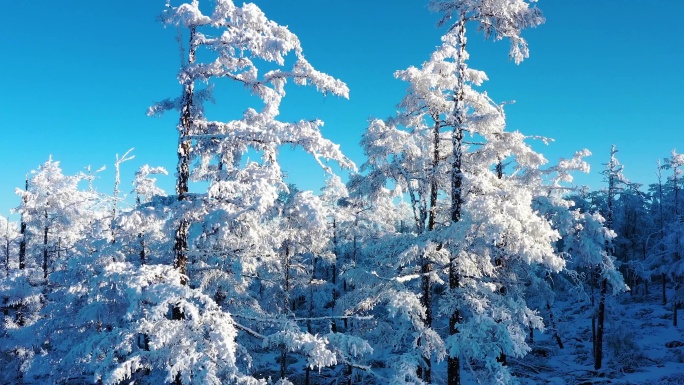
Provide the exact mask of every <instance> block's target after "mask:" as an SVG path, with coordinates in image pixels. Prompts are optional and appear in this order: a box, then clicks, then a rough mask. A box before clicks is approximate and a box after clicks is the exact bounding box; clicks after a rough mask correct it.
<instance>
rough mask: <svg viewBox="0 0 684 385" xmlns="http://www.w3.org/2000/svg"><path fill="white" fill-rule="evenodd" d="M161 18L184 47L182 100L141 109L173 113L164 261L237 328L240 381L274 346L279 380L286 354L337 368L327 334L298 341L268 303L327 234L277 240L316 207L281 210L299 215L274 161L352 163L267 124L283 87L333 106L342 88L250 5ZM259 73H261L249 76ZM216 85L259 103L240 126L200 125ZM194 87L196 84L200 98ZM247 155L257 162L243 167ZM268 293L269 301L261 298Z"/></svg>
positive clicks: (207, 6)
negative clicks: (174, 162) (308, 92)
mask: <svg viewBox="0 0 684 385" xmlns="http://www.w3.org/2000/svg"><path fill="white" fill-rule="evenodd" d="M162 19H163V20H164V22H165V23H166V24H167V25H175V26H177V27H178V28H179V30H180V31H181V35H182V36H183V39H184V40H185V41H187V44H184V47H182V52H184V54H186V55H187V56H186V58H185V60H184V63H183V65H182V68H181V70H180V74H179V81H180V83H181V85H182V94H181V96H180V97H179V98H177V99H168V100H165V101H162V102H160V103H158V104H156V105H155V106H153V107H151V108H150V110H149V113H150V115H155V114H159V113H162V112H163V111H165V110H172V109H175V110H178V111H179V112H180V122H179V124H178V132H179V145H178V151H177V154H178V167H177V170H176V171H177V172H176V178H177V183H176V199H177V202H176V203H174V204H173V207H172V212H173V215H172V216H171V217H170V221H169V222H168V224H167V229H168V230H170V229H173V233H175V235H174V238H175V241H174V246H173V254H174V257H173V264H174V266H175V268H176V270H177V271H178V273H179V277H180V282H179V284H180V285H181V286H184V285H186V284H189V285H190V287H193V288H196V289H193V290H198V291H200V292H201V293H204V294H206V295H208V296H209V297H210V298H212V299H213V301H215V302H216V304H217V305H218V306H220V307H221V308H222V309H223V311H224V312H225V314H226V315H227V317H229V318H231V319H234V320H238V321H232V322H234V324H235V325H236V328H237V330H238V331H239V332H238V334H237V336H236V338H237V339H238V340H239V341H240V346H242V347H243V348H242V349H238V351H239V354H240V355H241V356H242V357H243V358H244V359H241V360H240V361H239V362H240V364H239V365H240V370H241V371H242V372H244V373H246V372H249V371H253V370H259V369H260V368H261V367H262V366H263V364H262V362H261V361H258V362H256V361H255V362H254V363H253V364H250V360H251V359H257V360H261V359H262V357H261V354H260V352H261V351H263V349H266V350H267V351H270V349H272V348H273V347H277V348H278V349H279V350H280V351H281V352H283V353H284V354H283V356H284V358H283V359H282V360H281V364H282V365H283V370H281V371H280V377H281V379H282V381H287V377H288V376H289V373H288V370H287V368H286V367H285V366H286V365H287V363H286V362H285V359H286V358H287V357H286V356H287V354H286V353H287V352H292V351H294V352H300V353H302V354H303V356H304V357H306V358H307V362H306V364H305V365H304V366H311V367H322V366H328V365H331V364H334V363H336V362H337V360H338V359H340V356H339V354H337V353H335V351H334V349H332V347H331V343H332V341H333V340H334V338H333V337H325V336H316V335H314V334H310V333H308V332H307V331H306V322H304V323H300V322H298V321H297V320H296V319H295V318H296V317H294V314H293V313H292V310H291V307H290V306H287V302H288V301H286V302H280V303H277V304H274V300H276V299H277V298H283V296H284V298H285V299H287V297H288V296H290V295H292V292H291V291H292V290H294V287H288V286H289V285H293V286H295V287H296V286H297V285H298V284H294V282H293V280H292V279H293V278H294V276H293V275H291V274H294V273H295V271H294V270H293V263H294V262H295V261H297V262H302V261H303V260H301V259H299V258H307V259H308V258H316V256H317V255H318V254H319V253H320V252H321V249H320V245H323V244H326V242H327V238H326V237H327V235H326V232H320V231H313V230H312V229H309V231H304V232H303V233H301V232H295V233H298V234H300V235H301V234H305V235H306V236H309V237H311V239H309V240H304V238H301V237H300V235H297V236H296V237H294V238H293V239H290V240H288V239H286V238H288V237H287V236H286V234H291V235H294V234H295V233H292V232H291V231H289V230H288V231H286V229H285V228H282V227H280V226H282V225H285V224H286V223H292V222H289V220H287V219H286V218H287V216H288V215H294V217H291V219H292V218H296V217H298V216H300V215H304V216H308V215H309V214H311V213H314V212H317V210H314V209H313V208H314V207H315V206H318V204H315V205H313V206H312V205H310V203H312V202H315V199H313V198H312V199H308V198H306V199H304V198H305V197H307V196H309V195H307V194H304V193H302V194H294V195H292V200H289V199H287V200H285V202H291V203H293V204H294V203H296V202H299V203H296V204H295V206H296V207H298V209H306V207H309V209H306V210H305V211H306V212H304V213H300V214H296V212H297V210H298V209H297V210H295V211H292V210H294V209H292V208H287V207H288V206H289V204H285V205H283V201H282V200H281V199H280V198H281V197H283V196H287V195H288V194H289V192H288V191H289V189H288V187H287V184H286V183H285V181H284V173H283V171H282V170H281V168H280V165H279V162H278V153H279V150H280V148H281V147H282V146H285V145H288V146H293V147H296V148H301V149H302V150H304V151H305V152H308V153H310V154H311V155H312V156H313V157H314V159H315V160H316V161H317V162H318V163H319V164H321V165H322V166H323V167H325V168H326V169H327V166H325V165H324V164H323V161H325V160H333V161H336V162H338V163H339V164H341V165H342V166H343V167H348V168H353V164H352V163H351V162H350V161H349V160H348V159H347V158H346V157H344V155H343V154H342V153H341V152H340V150H339V147H338V146H337V145H335V144H334V143H332V142H330V141H328V140H327V139H325V138H323V136H322V135H321V132H320V126H321V125H322V122H321V121H319V120H301V121H297V122H283V121H280V120H278V115H279V112H280V111H279V109H280V102H281V100H282V98H283V97H284V96H285V85H286V84H287V83H288V82H293V83H295V84H298V85H313V86H315V87H316V89H317V90H318V91H320V92H322V93H325V94H327V93H331V94H334V95H339V96H343V97H347V96H348V89H347V87H346V86H345V85H344V83H342V82H341V81H339V80H336V79H334V78H332V77H330V76H328V75H326V74H324V73H322V72H319V71H317V70H315V69H314V68H313V67H312V66H311V65H310V64H309V62H308V61H307V60H306V59H305V57H304V55H303V51H302V48H301V45H300V42H299V40H298V38H297V37H296V36H295V35H294V34H293V33H292V32H290V31H289V30H288V28H287V27H284V26H280V25H278V24H276V23H275V22H273V21H271V20H268V19H267V18H266V16H265V15H264V14H263V12H262V11H261V10H260V9H259V8H258V7H257V6H256V5H254V4H252V3H247V4H244V5H242V6H236V5H235V4H234V3H233V2H232V1H229V0H216V1H213V2H209V1H208V2H206V3H202V6H200V3H199V2H198V1H193V2H190V3H183V4H180V5H178V6H174V5H172V4H168V6H167V10H166V11H165V12H164V14H163V16H162ZM200 58H201V59H200ZM291 62H292V64H290V63H291ZM261 66H265V67H267V68H271V70H270V71H267V72H265V73H262V72H259V67H261ZM290 66H291V67H290ZM288 67H289V68H288ZM220 78H223V79H228V80H230V81H234V82H237V83H239V84H241V85H243V86H244V87H245V88H246V90H247V91H249V93H251V94H252V95H253V96H256V97H257V98H258V99H259V100H260V101H261V103H262V104H261V106H259V107H256V108H247V109H246V110H245V111H244V112H242V114H241V117H240V118H238V119H236V120H232V121H229V122H221V121H214V120H210V119H209V118H208V117H207V115H206V114H205V111H204V107H203V103H204V102H206V101H208V100H211V99H212V97H211V94H212V90H213V87H214V84H215V82H214V79H220ZM202 82H204V83H206V84H207V86H206V87H205V88H203V89H199V84H200V83H202ZM250 154H252V155H253V154H256V155H257V157H260V160H258V161H255V160H250V159H249V158H248V155H250ZM192 181H205V182H207V183H208V189H207V191H206V193H202V192H199V193H194V194H191V193H190V183H191V182H192ZM306 202H309V203H306ZM288 213H289V214H288ZM306 213H309V214H306ZM295 214H296V215H295ZM314 216H315V217H316V218H325V215H323V216H322V217H320V216H317V215H314ZM308 219H312V218H308ZM302 221H303V222H302ZM302 221H299V222H297V223H299V224H306V225H307V226H314V227H315V226H320V227H321V228H325V227H326V226H325V221H323V222H318V221H313V222H311V223H306V220H305V219H302ZM298 231H299V230H298ZM290 238H291V237H290ZM300 238H301V239H300ZM293 242H294V243H293ZM303 247H306V248H310V250H309V249H306V250H305V249H303ZM296 264H297V263H295V265H296ZM305 275H306V276H308V278H307V279H304V280H303V281H301V282H305V283H306V285H309V284H312V283H315V280H312V279H311V276H310V275H309V273H307V274H305ZM302 277H303V276H302ZM267 293H273V294H274V296H271V297H267ZM204 294H203V295H204ZM179 306H180V305H179ZM179 306H177V307H174V311H173V312H172V313H173V318H174V319H175V320H176V321H179V322H185V321H184V319H185V315H184V313H183V311H182V309H181V308H180V307H179ZM237 322H239V323H237ZM188 338H190V337H188ZM331 349H332V350H331ZM266 356H267V355H266V354H264V355H263V357H264V359H265V358H266ZM250 366H252V369H250ZM189 373H190V372H185V371H180V372H178V373H177V375H176V379H177V380H178V381H181V380H182V382H183V383H186V382H187V378H189V377H188V376H192V375H191V374H189ZM257 374H258V373H257ZM274 374H275V373H274ZM261 375H263V373H261V374H258V376H261ZM191 381H195V380H193V379H191Z"/></svg>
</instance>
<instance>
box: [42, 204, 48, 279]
mask: <svg viewBox="0 0 684 385" xmlns="http://www.w3.org/2000/svg"><path fill="white" fill-rule="evenodd" d="M44 218H45V227H44V228H43V278H44V279H45V281H46V282H47V277H48V230H49V227H48V225H47V221H48V212H47V210H46V211H45V216H44Z"/></svg>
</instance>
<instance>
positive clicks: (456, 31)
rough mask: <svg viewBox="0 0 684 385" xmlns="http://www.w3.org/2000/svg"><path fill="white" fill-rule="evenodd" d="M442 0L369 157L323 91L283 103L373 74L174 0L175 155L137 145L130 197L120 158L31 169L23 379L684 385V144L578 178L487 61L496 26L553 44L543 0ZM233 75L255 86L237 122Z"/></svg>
mask: <svg viewBox="0 0 684 385" xmlns="http://www.w3.org/2000/svg"><path fill="white" fill-rule="evenodd" d="M424 2H425V3H426V6H427V7H428V8H429V9H430V10H431V11H433V14H434V16H435V22H436V24H437V26H436V28H440V31H443V36H442V39H441V43H440V44H439V45H437V46H436V47H435V49H434V50H433V52H432V54H431V55H430V56H429V57H426V58H425V61H424V62H422V63H415V64H414V66H411V67H409V68H404V69H398V70H397V71H396V72H395V73H394V76H395V77H396V79H398V80H400V81H402V82H403V83H404V84H405V90H406V91H405V93H404V94H398V95H394V98H395V99H396V112H395V114H393V115H392V116H387V117H382V118H377V119H371V120H369V121H367V122H359V124H360V125H366V126H367V128H366V130H365V133H364V134H363V136H362V137H361V138H359V145H360V146H361V147H362V149H363V153H364V154H365V160H364V162H363V163H362V164H358V165H357V164H354V162H352V161H351V160H350V159H349V158H348V157H347V156H345V154H344V153H343V152H342V151H341V149H340V146H339V145H338V144H336V143H333V142H332V141H331V140H329V139H326V138H325V137H324V136H323V133H322V131H321V127H322V125H323V122H322V121H320V120H318V119H316V117H315V111H312V112H311V114H310V115H307V116H302V117H301V120H296V121H286V120H281V119H280V118H279V116H280V107H281V101H282V100H283V99H284V98H285V97H286V89H290V87H309V88H311V89H313V90H315V91H316V92H318V93H320V94H321V95H328V97H340V98H348V97H349V92H350V90H349V89H348V87H347V86H346V84H345V83H344V82H343V80H339V79H337V78H335V77H334V74H332V75H329V74H327V73H324V72H321V71H319V70H317V69H316V67H315V64H316V63H310V62H309V61H308V60H307V58H306V57H305V55H304V53H305V51H304V48H303V47H302V45H301V44H300V41H299V39H298V37H297V36H296V35H295V34H293V33H292V32H291V31H290V29H289V28H288V27H286V26H283V25H280V24H278V21H277V20H271V19H269V18H268V16H267V15H265V14H264V12H262V10H261V9H260V8H259V7H258V6H257V5H255V4H253V3H245V4H242V5H238V4H236V3H234V2H233V1H232V0H201V1H198V0H193V1H191V2H188V3H180V2H173V1H169V2H168V3H167V5H166V8H165V9H164V8H163V7H162V9H160V21H161V24H162V25H160V26H159V28H163V26H166V28H168V29H170V30H171V33H170V34H169V39H173V38H174V32H175V31H177V38H178V42H179V45H180V54H181V57H182V64H181V66H180V68H179V69H178V78H177V79H176V80H174V79H169V82H170V83H173V82H174V81H177V82H178V83H179V85H180V87H179V90H180V93H179V94H178V95H160V101H157V102H155V101H150V104H151V106H149V109H148V111H147V113H148V115H149V116H150V119H152V118H154V117H156V116H159V115H162V114H166V115H168V114H170V115H173V116H174V118H175V117H177V118H178V124H177V126H176V127H169V130H168V133H169V134H168V135H175V136H174V138H175V137H177V139H178V146H177V148H168V149H166V150H167V151H168V152H170V153H172V154H176V155H177V161H178V163H177V166H176V169H175V170H167V169H165V168H164V167H161V166H159V165H145V166H144V167H142V168H140V169H139V170H137V172H135V174H134V179H133V180H134V182H133V186H128V185H124V184H122V183H121V174H122V173H123V172H125V170H124V169H123V165H125V163H126V162H127V161H129V160H130V159H132V157H133V156H134V154H133V153H132V152H127V153H125V154H123V155H120V156H119V155H117V156H116V158H115V162H114V163H113V167H114V170H115V178H116V179H115V181H114V189H113V191H110V192H107V193H105V192H103V191H99V190H98V189H97V188H96V187H95V186H94V181H95V180H96V179H97V177H98V176H97V175H98V171H96V170H92V171H87V172H80V173H76V174H73V175H68V174H65V173H64V172H63V171H62V169H61V167H60V163H59V159H52V157H50V158H48V157H47V156H46V158H47V160H46V161H45V162H44V163H43V164H41V165H38V166H37V167H35V166H34V165H29V166H27V171H29V173H28V174H27V177H26V180H25V184H24V185H22V186H16V187H17V188H16V195H17V196H16V205H15V209H14V210H13V213H14V216H10V217H2V216H0V257H1V261H0V270H1V271H0V309H1V310H2V316H3V322H2V323H1V324H0V384H162V383H169V384H174V385H181V384H183V385H190V384H250V385H256V384H262V385H266V384H274V385H275V384H278V385H287V384H302V385H323V384H325V385H333V384H340V385H341V384H345V385H352V384H354V385H366V384H367V385H374V384H378V385H380V384H391V385H403V384H416V385H418V384H447V385H460V384H464V385H466V384H468V385H470V384H483V385H488V384H501V385H503V384H553V385H561V384H577V385H579V384H684V337H683V336H682V332H681V329H679V328H678V314H677V311H678V306H679V305H680V304H681V302H684V287H682V286H681V282H682V277H684V258H683V254H684V214H680V213H679V212H680V211H684V192H682V190H683V189H684V181H683V179H684V175H683V173H684V154H679V153H677V152H676V150H672V152H671V153H670V154H663V157H662V159H660V160H658V159H652V160H649V161H652V162H653V171H654V175H657V179H656V182H655V183H650V184H640V183H637V182H633V181H630V180H629V179H628V178H627V176H626V175H628V171H629V170H623V167H622V165H621V164H620V161H619V157H620V156H619V155H620V153H619V152H618V150H619V149H618V148H616V147H615V146H613V147H612V148H606V149H605V151H604V152H602V153H601V154H594V156H598V157H600V159H602V160H603V161H604V162H603V163H604V167H603V169H601V170H593V171H592V172H595V173H601V175H602V177H603V178H602V180H603V182H602V183H603V184H602V185H601V186H594V188H593V189H590V188H588V187H577V186H575V185H574V184H573V175H576V174H578V173H587V172H589V165H588V163H587V162H586V160H585V158H586V157H587V156H589V155H590V153H589V151H588V150H585V149H577V152H576V153H575V154H574V156H571V157H568V158H566V159H561V160H560V161H559V162H556V163H552V162H550V161H548V160H547V159H546V158H545V157H544V155H542V154H541V153H539V152H537V151H536V150H534V149H533V145H532V143H535V142H541V143H545V142H548V141H550V140H551V139H550V138H544V137H538V136H528V135H526V134H525V133H522V132H519V131H516V130H514V129H510V128H509V127H507V124H506V108H507V103H506V102H505V101H497V100H493V99H492V98H490V96H488V94H487V92H486V87H487V82H488V81H489V79H488V77H487V75H486V73H485V72H483V70H486V68H483V69H476V68H471V67H470V66H469V60H468V59H469V52H468V44H467V42H468V40H467V39H468V38H469V37H474V36H478V37H484V38H485V39H486V40H491V41H499V40H503V41H505V42H506V44H509V50H508V51H509V57H508V58H506V57H502V58H501V60H503V61H505V60H507V59H508V60H511V61H512V62H514V63H515V64H518V63H521V62H523V61H524V60H525V59H526V58H528V56H529V49H530V48H534V47H528V45H527V42H526V40H525V38H524V37H523V32H524V31H525V30H526V29H529V28H534V27H537V26H540V25H541V24H543V23H545V22H546V20H545V19H544V16H543V14H542V11H541V10H540V9H538V8H537V7H536V1H534V0H424ZM293 27H294V26H293ZM433 44H434V42H425V45H427V46H431V45H433ZM492 81H495V80H494V79H493V80H492ZM229 83H230V84H233V85H235V84H237V85H239V87H237V88H236V87H233V88H232V89H235V90H238V91H236V92H243V93H245V94H247V95H250V97H251V99H250V100H252V101H253V105H252V106H251V107H250V108H247V109H246V110H244V111H239V115H238V116H239V117H238V118H236V119H234V120H227V121H222V120H214V119H216V117H214V116H211V114H209V113H206V112H207V110H206V109H205V104H206V103H213V102H214V98H213V92H214V90H215V88H216V89H219V88H221V87H224V86H226V85H227V84H229ZM164 97H168V98H166V99H164ZM219 102H222V101H219ZM225 103H226V105H225V106H224V107H225V108H227V109H228V108H231V106H230V101H227V102H225ZM368 113H369V114H371V115H372V114H373V113H374V112H373V111H368ZM173 128H175V129H176V131H175V133H174V132H172V129H173ZM284 148H298V149H300V150H301V151H303V152H306V153H308V158H307V159H308V160H309V162H311V163H313V164H314V165H317V166H320V168H322V169H323V170H325V172H326V173H327V175H328V177H327V180H326V182H325V186H324V187H323V188H322V189H321V190H320V191H305V190H302V189H300V188H298V186H297V185H295V184H292V183H290V182H289V180H288V179H287V175H286V172H285V171H284V170H283V169H282V168H281V163H280V155H281V152H282V149H284ZM535 148H536V147H535ZM84 162H87V160H84ZM31 167H35V169H33V170H31ZM166 175H168V176H169V177H172V178H173V179H174V180H175V190H174V191H165V190H164V189H163V188H161V187H159V186H158V184H157V182H158V178H160V177H161V176H166ZM3 187H6V186H3ZM131 191H132V192H131ZM129 192H131V193H130V194H129ZM127 195H128V196H127ZM124 200H128V201H129V202H128V203H130V204H123V203H124ZM680 207H681V208H680Z"/></svg>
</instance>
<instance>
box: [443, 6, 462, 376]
mask: <svg viewBox="0 0 684 385" xmlns="http://www.w3.org/2000/svg"><path fill="white" fill-rule="evenodd" d="M465 24H466V23H465V18H464V16H463V15H461V16H460V18H459V20H458V22H457V24H456V25H455V26H454V28H455V29H457V31H458V32H457V33H458V43H457V44H458V47H456V48H457V58H456V61H457V63H456V64H457V65H458V70H457V71H458V85H457V87H456V88H457V89H455V90H454V91H455V95H454V102H455V109H454V118H455V124H454V131H453V136H452V138H451V142H452V155H453V160H452V162H453V163H452V166H451V222H452V223H456V222H458V221H460V220H461V206H462V204H463V194H462V191H461V187H462V185H463V170H462V167H463V147H462V146H463V129H464V126H465V121H466V109H465V98H464V90H465V69H466V66H465V60H466V51H465V49H466V39H465V31H466V25H465ZM458 287H459V276H458V273H457V271H456V258H455V257H454V256H453V253H452V256H451V257H450V260H449V289H450V292H451V293H452V295H454V294H455V291H456V289H457V288H458ZM459 321H460V312H459V310H458V309H454V310H453V313H452V314H451V315H450V316H449V335H450V336H453V335H455V334H457V333H458V327H457V325H458V323H459ZM447 384H448V385H460V384H461V362H460V358H459V356H458V355H455V356H451V355H450V356H449V357H448V358H447Z"/></svg>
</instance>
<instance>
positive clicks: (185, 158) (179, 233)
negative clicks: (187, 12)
mask: <svg viewBox="0 0 684 385" xmlns="http://www.w3.org/2000/svg"><path fill="white" fill-rule="evenodd" d="M195 32H196V30H195V27H190V37H189V40H190V43H189V44H188V64H193V63H194V62H195V49H196V47H195V43H194V40H195ZM194 91H195V81H194V79H189V80H186V83H185V84H183V97H182V107H181V118H180V124H179V127H178V128H179V138H178V166H177V177H176V194H177V196H178V201H180V202H183V201H187V200H188V192H189V188H188V183H189V181H190V152H191V151H192V140H191V139H189V136H190V135H191V134H192V125H193V122H192V115H193V112H192V109H193V97H194ZM181 210H182V209H181ZM181 215H183V214H181ZM189 229H190V222H189V220H188V219H187V218H181V220H180V222H179V224H178V228H177V229H176V234H175V238H174V242H173V251H174V262H173V267H174V268H175V269H176V270H178V272H179V273H180V274H181V275H182V276H181V280H180V284H181V285H186V284H187V283H188V282H187V281H188V279H187V264H188V230H189ZM172 318H173V319H174V320H182V319H184V318H185V314H184V313H183V310H182V309H181V308H180V307H179V306H174V307H173V310H172ZM175 382H177V383H178V384H181V380H180V375H178V376H176V379H175Z"/></svg>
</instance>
